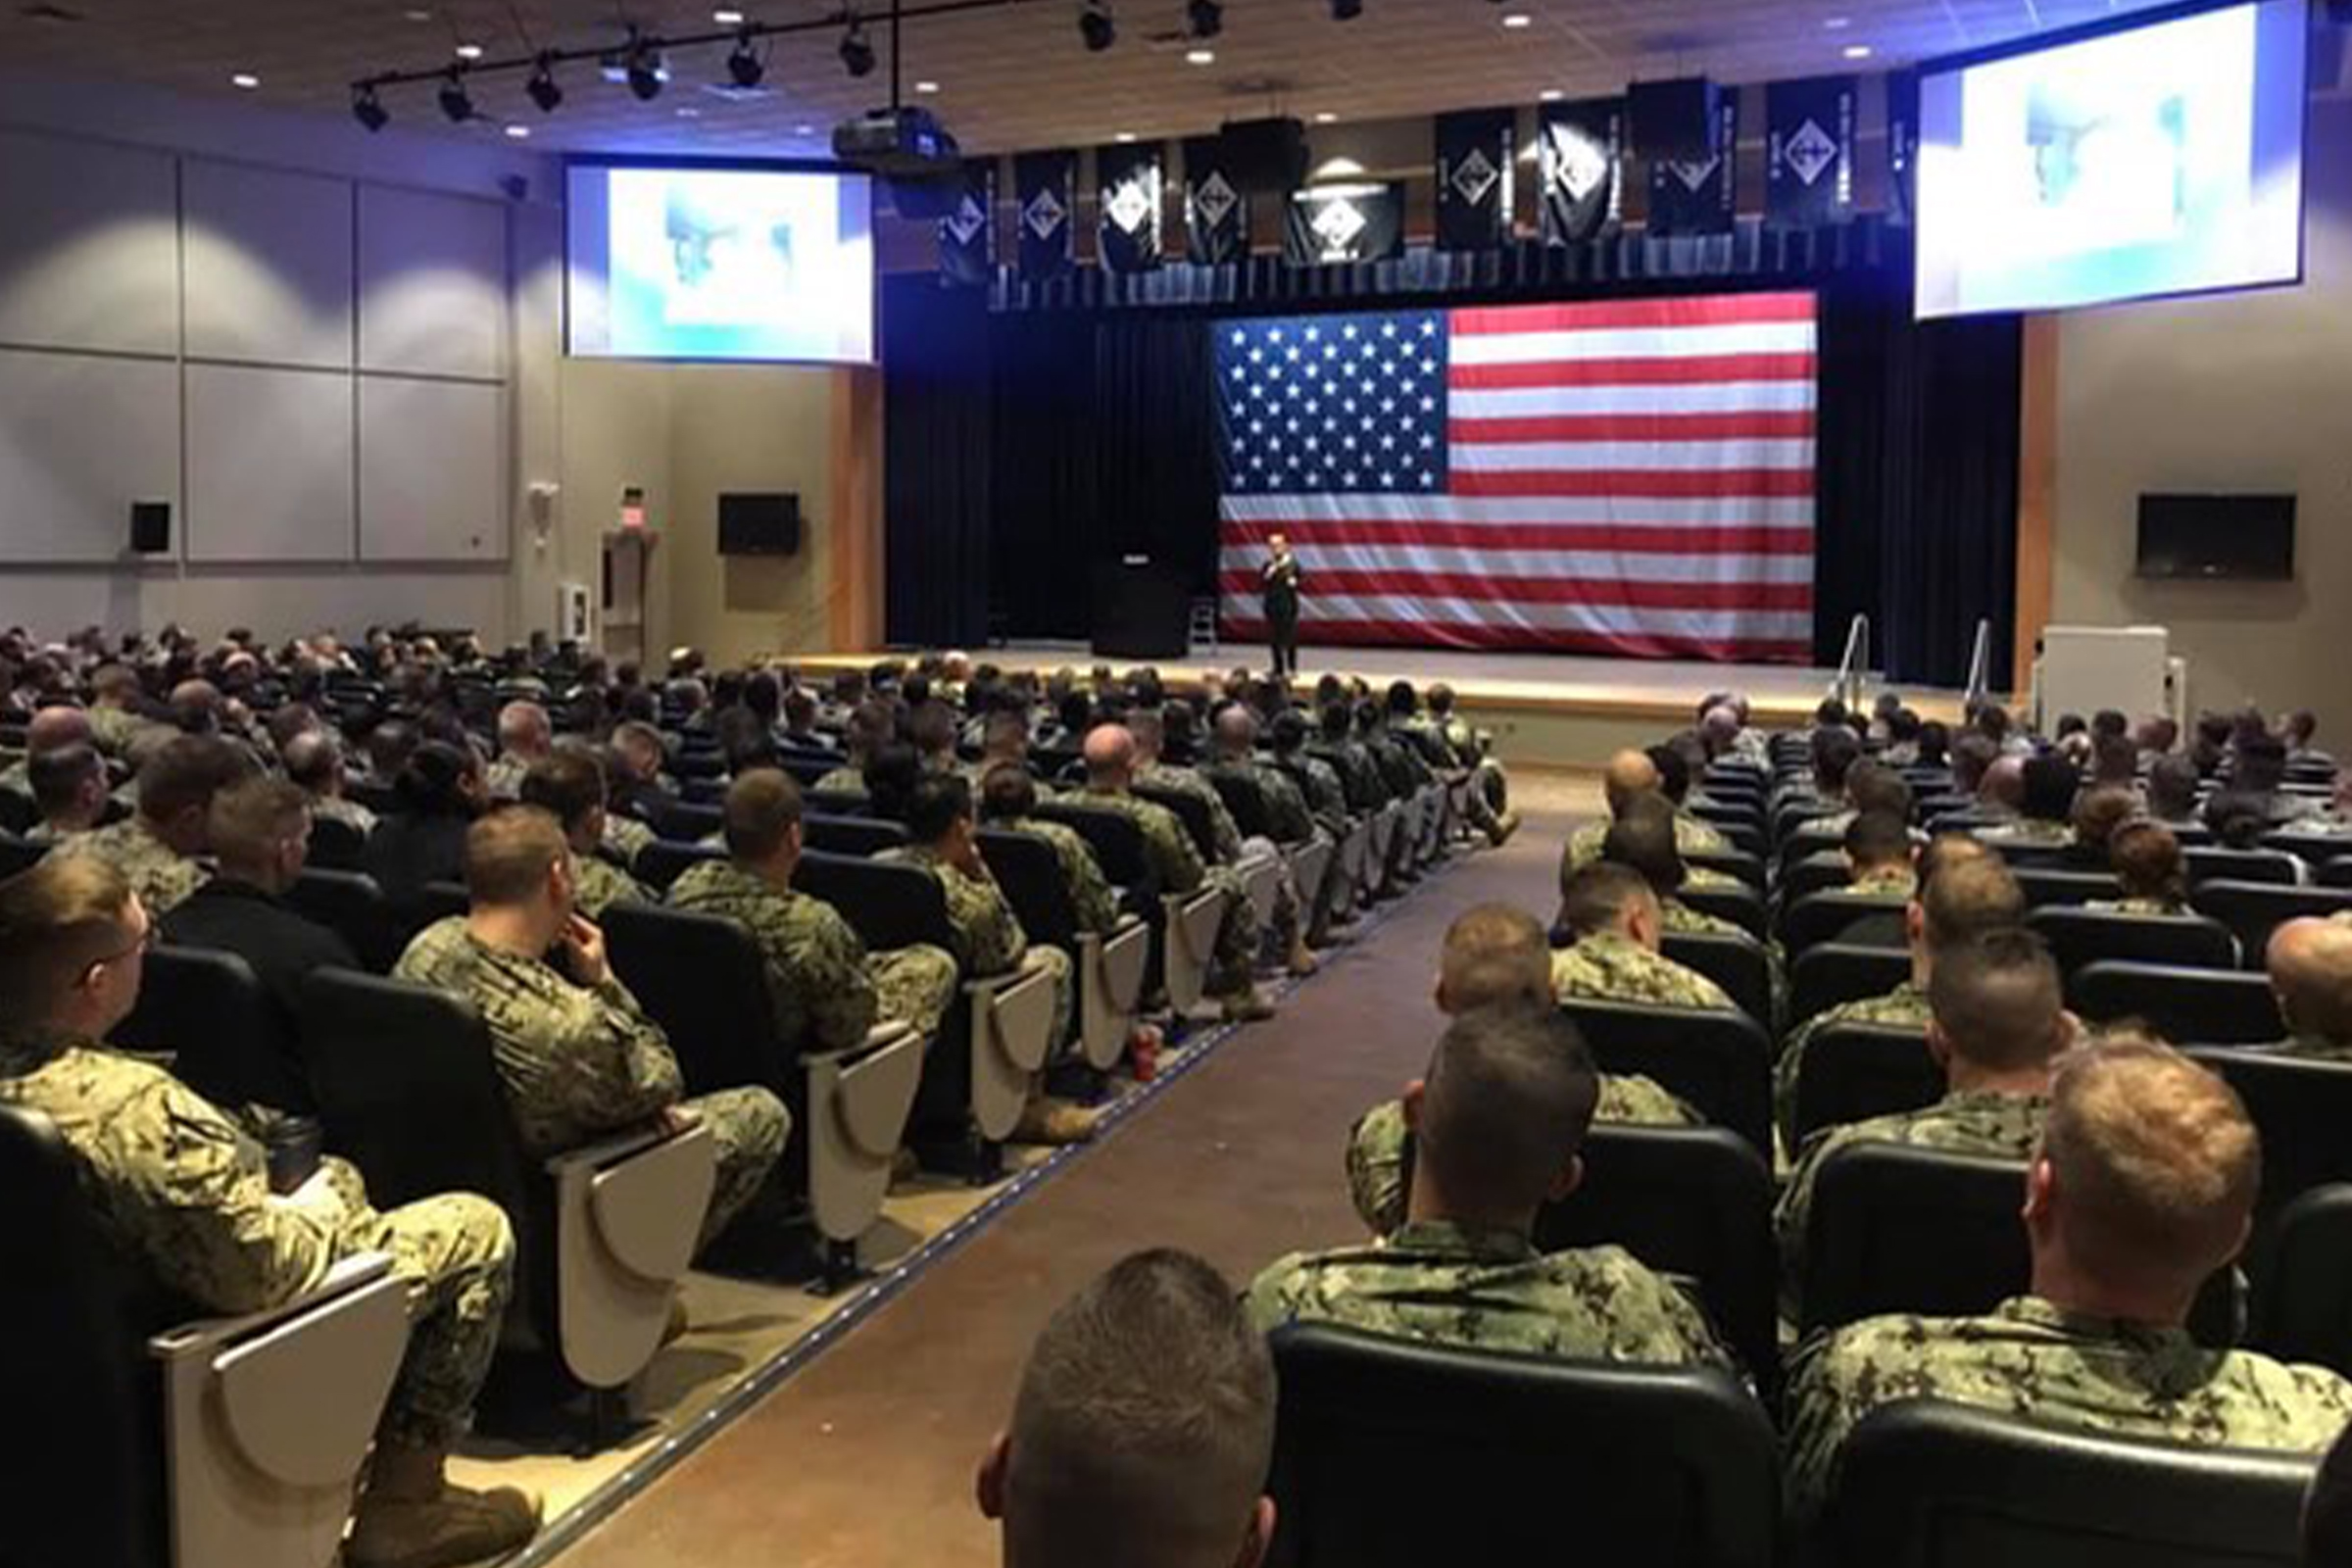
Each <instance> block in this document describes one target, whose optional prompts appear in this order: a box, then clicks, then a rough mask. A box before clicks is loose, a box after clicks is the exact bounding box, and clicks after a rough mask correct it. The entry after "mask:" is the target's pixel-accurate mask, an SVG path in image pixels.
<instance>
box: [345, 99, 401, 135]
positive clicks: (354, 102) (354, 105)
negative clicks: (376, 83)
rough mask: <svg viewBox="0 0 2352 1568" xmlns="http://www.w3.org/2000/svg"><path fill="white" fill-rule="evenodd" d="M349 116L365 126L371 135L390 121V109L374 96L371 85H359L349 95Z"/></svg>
mask: <svg viewBox="0 0 2352 1568" xmlns="http://www.w3.org/2000/svg"><path fill="white" fill-rule="evenodd" d="M351 118H352V119H354V120H356V121H358V122H359V123H361V124H362V125H363V126H365V127H367V129H368V133H369V134H370V135H372V134H374V133H375V132H376V131H379V130H381V129H383V128H384V127H385V126H386V125H388V124H390V123H392V111H390V110H389V109H386V108H385V107H384V105H383V101H382V100H381V99H379V98H377V97H376V95H375V89H374V88H373V87H360V88H357V89H355V90H354V91H353V92H352V95H351Z"/></svg>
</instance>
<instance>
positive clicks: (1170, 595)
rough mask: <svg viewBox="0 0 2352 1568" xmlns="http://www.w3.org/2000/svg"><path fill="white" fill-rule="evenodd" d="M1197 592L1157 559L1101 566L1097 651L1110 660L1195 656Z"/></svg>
mask: <svg viewBox="0 0 2352 1568" xmlns="http://www.w3.org/2000/svg"><path fill="white" fill-rule="evenodd" d="M1192 618H1193V607H1192V588H1191V584H1190V583H1188V582H1187V581H1186V579H1185V575H1184V573H1183V572H1181V571H1179V570H1178V569H1177V568H1175V567H1174V566H1171V565H1168V564H1165V563H1163V562H1161V561H1159V560H1158V559H1156V558H1155V557H1152V556H1135V555H1129V556H1110V557H1106V558H1105V559H1103V560H1101V561H1098V562H1096V563H1095V637H1094V648H1095V652H1096V653H1097V654H1098V655H1100V656H1102V657H1103V658H1108V659H1182V658H1184V657H1185V656H1186V655H1187V654H1189V653H1191V652H1192Z"/></svg>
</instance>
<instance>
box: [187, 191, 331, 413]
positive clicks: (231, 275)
mask: <svg viewBox="0 0 2352 1568" xmlns="http://www.w3.org/2000/svg"><path fill="white" fill-rule="evenodd" d="M181 182H182V183H181V193H182V201H183V203H184V207H185V213H186V218H185V235H186V245H187V311H188V353H189V354H190V355H191V356H193V357H195V358H198V359H223V360H259V361H263V362H266V363H268V364H272V365H306V366H318V367H319V368H343V367H348V366H349V365H350V364H351V337H352V300H353V269H352V187H351V184H350V182H349V181H348V180H341V179H328V178H324V177H321V176H319V175H316V174H292V173H286V172H281V171H277V170H270V169H254V168H248V167H246V166H244V165H240V164H214V163H205V162H202V161H198V160H190V161H189V162H188V163H187V164H186V165H185V166H183V169H182V172H181Z"/></svg>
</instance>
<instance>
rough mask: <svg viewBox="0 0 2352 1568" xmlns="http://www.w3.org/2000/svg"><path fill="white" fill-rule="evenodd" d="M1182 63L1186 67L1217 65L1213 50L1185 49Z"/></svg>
mask: <svg viewBox="0 0 2352 1568" xmlns="http://www.w3.org/2000/svg"><path fill="white" fill-rule="evenodd" d="M1184 63H1185V64H1186V65H1188V66H1213V65H1215V64H1216V63H1217V52H1216V51H1215V50H1214V49H1187V50H1186V51H1185V52H1184Z"/></svg>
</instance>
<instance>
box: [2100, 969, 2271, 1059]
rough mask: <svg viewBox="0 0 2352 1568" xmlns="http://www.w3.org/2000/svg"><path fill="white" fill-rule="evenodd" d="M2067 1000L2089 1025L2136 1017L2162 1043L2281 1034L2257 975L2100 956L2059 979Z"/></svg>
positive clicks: (2245, 1041) (2250, 1040)
mask: <svg viewBox="0 0 2352 1568" xmlns="http://www.w3.org/2000/svg"><path fill="white" fill-rule="evenodd" d="M2066 996H2067V1002H2068V1005H2071V1006H2072V1007H2073V1008H2074V1009H2075V1010H2076V1011H2077V1012H2080V1013H2081V1014H2082V1016H2083V1017H2085V1018H2087V1019H2089V1020H2090V1021H2091V1022H2093V1023H2112V1022H2114V1021H2116V1020H2117V1019H2120V1018H2140V1019H2144V1020H2146V1022H2147V1024H2148V1026H2149V1027H2150V1028H2152V1029H2154V1030H2155V1031H2156V1032H2157V1033H2158V1034H2160V1035H2162V1036H2163V1037H2164V1038H2165V1039H2167V1040H2177V1041H2183V1042H2187V1041H2194V1042H2197V1043H2199V1044H2203V1045H2219V1046H2238V1045H2258V1044H2262V1043H2265V1042H2268V1041H2273V1040H2277V1039H2278V1038H2279V1037H2280V1036H2281V1035H2283V1034H2284V1033H2285V1032H2286V1026H2285V1024H2284V1022H2283V1021H2282V1020H2281V1019H2280V1018H2279V1016H2278V1001H2277V1000H2276V999H2275V998H2273V997H2272V995H2271V983H2270V981H2269V980H2268V979H2267V978H2265V977H2264V976H2262V975H2258V974H2244V973H2237V972H2230V971H2226V970H2219V969H2182V968H2178V967H2176V966H2174V965H2171V964H2163V963H2125V962H2121V961H2116V960H2102V961H2101V962H2098V963H2091V964H2085V965H2083V966H2082V968H2080V969H2077V970H2076V971H2075V972H2074V973H2072V974H2070V975H2068V976H2067V979H2066Z"/></svg>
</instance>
